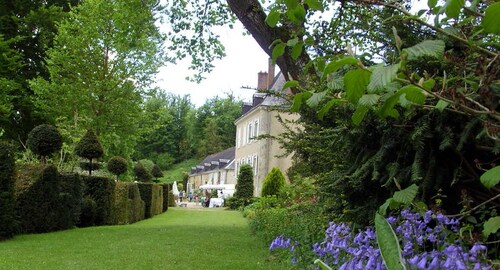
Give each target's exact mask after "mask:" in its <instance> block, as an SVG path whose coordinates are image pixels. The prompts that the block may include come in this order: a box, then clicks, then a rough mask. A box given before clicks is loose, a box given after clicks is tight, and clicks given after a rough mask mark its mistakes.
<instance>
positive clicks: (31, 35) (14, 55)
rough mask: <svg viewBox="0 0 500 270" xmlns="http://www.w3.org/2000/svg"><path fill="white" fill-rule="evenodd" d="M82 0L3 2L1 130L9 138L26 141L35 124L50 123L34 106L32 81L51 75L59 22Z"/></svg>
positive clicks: (0, 22) (0, 3) (0, 30)
mask: <svg viewBox="0 0 500 270" xmlns="http://www.w3.org/2000/svg"><path fill="white" fill-rule="evenodd" d="M79 2H80V1H79V0H70V1H67V0H33V1H17V0H13V1H7V0H5V1H0V52H1V53H0V101H2V103H0V104H2V105H0V107H1V108H0V111H1V112H0V129H3V130H4V131H5V134H4V136H5V138H6V139H10V140H15V141H18V142H19V143H22V142H25V141H26V139H27V136H28V133H29V131H30V130H31V129H33V127H34V126H36V125H38V124H42V123H43V122H46V120H45V119H43V118H42V116H41V115H40V113H38V112H37V110H36V109H35V107H34V106H33V91H32V90H31V89H30V87H29V85H28V81H29V80H31V79H33V78H36V77H37V76H41V77H43V78H48V71H47V68H46V67H45V57H46V55H47V50H48V49H49V48H51V47H52V45H53V38H54V36H55V34H56V33H57V27H56V24H57V23H58V22H59V21H61V19H62V18H64V16H65V14H66V13H67V12H68V11H69V10H70V7H74V6H77V5H78V4H79Z"/></svg>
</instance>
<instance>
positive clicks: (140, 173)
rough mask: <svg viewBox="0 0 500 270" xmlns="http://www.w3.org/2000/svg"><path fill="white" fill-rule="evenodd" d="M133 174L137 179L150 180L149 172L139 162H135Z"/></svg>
mask: <svg viewBox="0 0 500 270" xmlns="http://www.w3.org/2000/svg"><path fill="white" fill-rule="evenodd" d="M134 174H135V177H136V178H137V180H138V181H141V182H151V174H150V173H149V172H148V171H147V170H146V168H144V166H142V163H141V162H137V163H136V164H135V166H134Z"/></svg>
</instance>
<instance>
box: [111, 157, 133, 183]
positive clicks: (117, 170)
mask: <svg viewBox="0 0 500 270" xmlns="http://www.w3.org/2000/svg"><path fill="white" fill-rule="evenodd" d="M127 170H128V162H127V160H126V159H124V158H122V157H120V156H114V157H112V158H111V159H109V161H108V171H109V172H111V173H112V174H114V175H116V178H118V176H120V174H124V173H126V172H127Z"/></svg>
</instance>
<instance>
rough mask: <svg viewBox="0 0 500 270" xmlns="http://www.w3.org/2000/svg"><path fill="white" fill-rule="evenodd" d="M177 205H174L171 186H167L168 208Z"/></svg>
mask: <svg viewBox="0 0 500 270" xmlns="http://www.w3.org/2000/svg"><path fill="white" fill-rule="evenodd" d="M176 206H177V204H176V203H175V195H174V194H173V193H172V186H171V184H169V191H168V207H176Z"/></svg>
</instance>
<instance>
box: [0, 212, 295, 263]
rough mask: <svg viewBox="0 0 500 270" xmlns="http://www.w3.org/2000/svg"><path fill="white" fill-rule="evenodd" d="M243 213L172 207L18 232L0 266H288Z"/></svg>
mask: <svg viewBox="0 0 500 270" xmlns="http://www.w3.org/2000/svg"><path fill="white" fill-rule="evenodd" d="M288 268H289V267H286V266H285V265H283V264H280V263H279V262H278V261H276V260H273V259H272V257H271V256H270V255H269V251H268V249H267V246H265V245H264V244H263V242H262V241H260V240H259V239H257V238H255V237H254V236H251V235H250V229H249V227H248V223H247V221H246V220H245V219H244V218H243V217H242V216H241V213H239V212H235V211H228V210H224V209H221V208H218V209H213V210H212V209H186V208H170V209H169V210H168V211H167V212H166V213H164V214H161V215H158V216H156V217H154V218H152V219H148V220H144V221H141V222H138V223H135V224H132V225H123V226H101V227H91V228H82V229H73V230H67V231H60V232H54V233H46V234H33V235H20V236H16V237H15V238H14V239H12V240H9V241H5V242H0V269H120V270H121V269H137V270H139V269H176V270H182V269H186V270H188V269H189V270H195V269H201V270H205V269H207V270H209V269H237V270H243V269H249V270H250V269H277V270H279V269H288Z"/></svg>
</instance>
